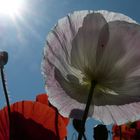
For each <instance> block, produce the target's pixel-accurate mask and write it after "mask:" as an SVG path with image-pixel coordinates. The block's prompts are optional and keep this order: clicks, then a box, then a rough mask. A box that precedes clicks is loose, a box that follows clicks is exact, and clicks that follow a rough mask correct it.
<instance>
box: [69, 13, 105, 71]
mask: <svg viewBox="0 0 140 140" xmlns="http://www.w3.org/2000/svg"><path fill="white" fill-rule="evenodd" d="M105 24H106V20H105V19H104V17H103V16H102V15H101V14H99V13H96V14H95V13H91V14H88V15H87V16H86V17H85V18H84V21H83V25H82V27H81V28H80V29H79V31H78V33H77V34H76V36H75V38H74V40H73V42H72V50H71V64H72V66H74V67H75V68H77V69H80V70H81V71H82V72H83V73H86V71H90V73H93V72H94V71H95V68H96V48H97V44H98V38H99V34H100V31H101V29H102V27H103V26H104V25H105Z"/></svg>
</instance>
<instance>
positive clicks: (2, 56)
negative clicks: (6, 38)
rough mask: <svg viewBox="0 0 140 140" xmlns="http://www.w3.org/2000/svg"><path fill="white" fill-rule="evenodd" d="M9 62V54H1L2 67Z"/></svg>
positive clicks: (0, 64)
mask: <svg viewBox="0 0 140 140" xmlns="http://www.w3.org/2000/svg"><path fill="white" fill-rule="evenodd" d="M7 62H8V53H7V52H6V51H1V52H0V67H3V66H4V65H5V64H7Z"/></svg>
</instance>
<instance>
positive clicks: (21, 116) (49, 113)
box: [0, 101, 67, 140]
mask: <svg viewBox="0 0 140 140" xmlns="http://www.w3.org/2000/svg"><path fill="white" fill-rule="evenodd" d="M6 110H7V108H4V109H3V110H1V111H0V124H1V125H0V140H8V131H9V130H8V115H7V113H5V112H6ZM11 112H12V114H11V116H12V117H11V118H12V123H14V125H12V128H13V129H12V130H13V133H14V136H15V139H14V140H19V139H20V140H21V139H22V138H24V137H25V138H24V139H23V140H31V139H34V140H38V139H42V140H43V139H49V140H55V139H56V134H57V132H56V124H55V123H56V116H57V117H58V124H57V125H58V130H59V136H60V139H61V140H62V139H64V137H65V136H66V134H67V133H66V124H65V122H64V121H63V119H62V117H61V116H60V115H59V114H58V113H57V112H56V110H54V109H53V108H51V107H49V106H46V105H45V104H42V103H40V102H31V101H22V102H17V103H15V104H13V105H11Z"/></svg>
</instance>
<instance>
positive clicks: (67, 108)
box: [42, 11, 140, 124]
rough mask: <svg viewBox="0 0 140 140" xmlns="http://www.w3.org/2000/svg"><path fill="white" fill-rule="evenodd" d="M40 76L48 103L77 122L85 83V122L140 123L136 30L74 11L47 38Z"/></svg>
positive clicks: (100, 14) (139, 32)
mask: <svg viewBox="0 0 140 140" xmlns="http://www.w3.org/2000/svg"><path fill="white" fill-rule="evenodd" d="M42 71H43V74H44V76H45V82H46V83H45V86H46V89H47V92H48V94H49V100H50V102H51V103H52V104H53V105H54V106H56V107H57V108H58V110H59V112H60V113H61V114H62V115H64V116H66V117H69V116H70V117H72V118H81V117H82V115H81V114H82V113H83V111H84V109H85V105H86V102H87V97H88V92H89V89H90V83H91V81H93V80H94V81H96V86H95V89H94V93H93V98H92V102H91V106H90V111H89V117H93V118H95V119H97V120H100V121H102V122H103V123H104V124H111V123H117V124H122V123H125V122H127V121H134V120H138V119H140V25H138V24H137V23H136V22H135V21H134V20H132V19H131V18H129V17H127V16H125V15H123V14H119V13H114V12H108V11H96V12H93V11H77V12H74V13H72V14H69V15H68V16H67V17H64V18H62V19H60V20H59V21H58V23H57V24H56V26H55V27H54V29H53V30H52V31H51V32H50V33H49V35H48V37H47V40H46V47H45V49H44V60H43V62H42Z"/></svg>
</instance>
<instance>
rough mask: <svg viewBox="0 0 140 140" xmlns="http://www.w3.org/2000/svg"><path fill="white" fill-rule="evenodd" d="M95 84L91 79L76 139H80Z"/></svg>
mask: <svg viewBox="0 0 140 140" xmlns="http://www.w3.org/2000/svg"><path fill="white" fill-rule="evenodd" d="M95 86H96V81H91V87H90V90H89V94H88V99H87V103H86V107H85V111H84V114H83V118H82V124H81V131H80V133H79V135H78V140H81V139H82V135H83V134H84V128H85V122H86V119H87V116H88V112H89V107H90V104H91V101H92V96H93V92H94V89H95Z"/></svg>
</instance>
